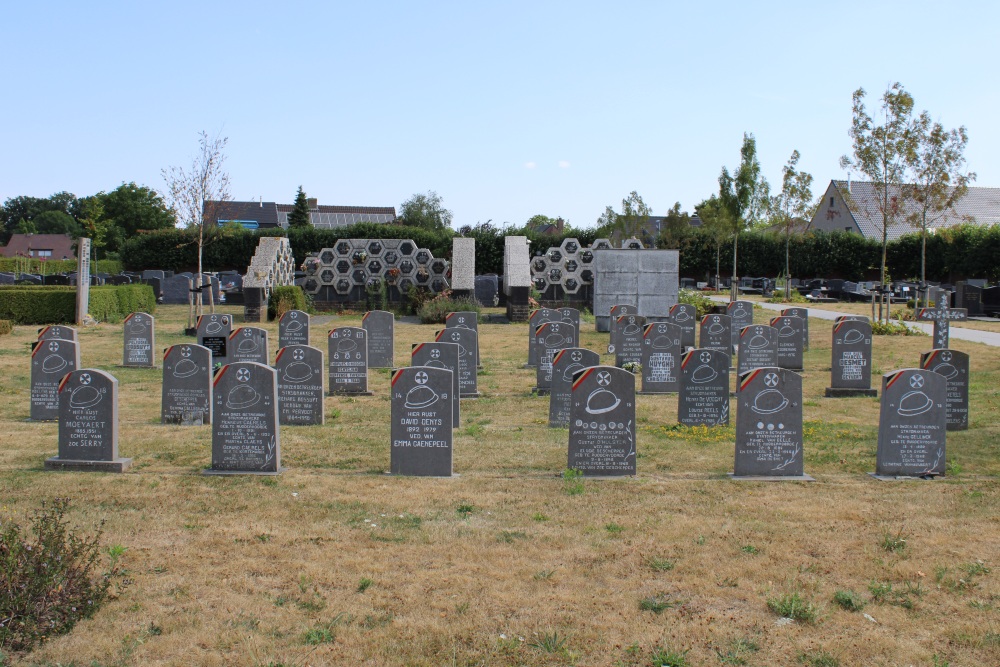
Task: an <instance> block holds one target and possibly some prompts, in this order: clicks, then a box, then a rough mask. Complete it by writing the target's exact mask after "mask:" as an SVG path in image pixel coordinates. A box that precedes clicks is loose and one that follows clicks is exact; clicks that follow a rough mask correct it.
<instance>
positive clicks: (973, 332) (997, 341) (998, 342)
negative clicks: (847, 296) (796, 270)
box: [708, 296, 1000, 347]
mask: <svg viewBox="0 0 1000 667" xmlns="http://www.w3.org/2000/svg"><path fill="white" fill-rule="evenodd" d="M708 298H709V299H711V300H712V301H715V302H717V303H729V298H728V297H724V296H710V297H708ZM754 304H755V305H758V306H761V307H762V308H766V309H768V310H775V311H778V312H780V311H782V310H783V309H785V308H791V307H793V306H795V307H801V305H802V304H797V303H796V304H788V303H767V302H762V301H754ZM807 310H808V311H809V317H815V318H818V319H821V320H831V321H832V320H835V319H837V317H838V316H840V315H849V314H850V313H838V312H836V311H834V310H825V309H823V308H807ZM906 324H907V325H908V326H911V327H914V328H916V329H920V330H921V331H923V332H925V333H927V334H928V335H930V334H932V333H933V331H934V325H933V324H931V323H926V322H907V323H906ZM950 337H951V338H954V339H956V340H968V341H972V342H973V343H983V344H985V345H992V346H994V347H1000V333H996V332H994V331H980V330H979V329H965V328H962V327H961V326H959V325H957V324H954V323H953V324H952V325H951V332H950Z"/></svg>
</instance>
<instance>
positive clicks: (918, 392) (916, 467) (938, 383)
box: [875, 368, 948, 477]
mask: <svg viewBox="0 0 1000 667" xmlns="http://www.w3.org/2000/svg"><path fill="white" fill-rule="evenodd" d="M947 384H948V381H947V380H946V379H945V377H944V376H943V375H939V374H937V373H934V372H932V371H925V370H922V369H919V368H906V369H903V370H899V371H893V372H892V373H886V374H885V375H883V376H882V406H881V411H880V414H879V425H878V450H877V453H876V460H875V474H876V475H879V476H885V477H892V476H900V477H932V476H937V475H944V466H945V431H946V428H947V408H946V407H945V406H946V402H947V391H948V389H947Z"/></svg>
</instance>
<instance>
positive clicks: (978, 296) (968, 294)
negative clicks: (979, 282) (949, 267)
mask: <svg viewBox="0 0 1000 667" xmlns="http://www.w3.org/2000/svg"><path fill="white" fill-rule="evenodd" d="M955 305H956V306H957V307H958V308H964V309H965V310H966V311H967V312H968V313H969V315H982V314H983V288H982V287H978V286H976V285H971V284H969V283H967V282H959V283H957V284H956V285H955Z"/></svg>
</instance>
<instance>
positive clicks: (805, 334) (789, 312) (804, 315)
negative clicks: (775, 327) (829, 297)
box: [781, 307, 809, 350]
mask: <svg viewBox="0 0 1000 667" xmlns="http://www.w3.org/2000/svg"><path fill="white" fill-rule="evenodd" d="M781 316H782V317H798V318H800V319H801V320H802V347H803V349H806V350H808V349H809V309H808V308H799V307H793V308H784V309H782V311H781Z"/></svg>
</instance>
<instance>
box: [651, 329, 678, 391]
mask: <svg viewBox="0 0 1000 667" xmlns="http://www.w3.org/2000/svg"><path fill="white" fill-rule="evenodd" d="M683 335H684V332H683V330H682V329H681V328H680V327H679V326H678V325H676V324H674V323H673V322H653V323H651V324H647V325H646V327H645V329H643V332H642V359H641V363H642V393H643V394H669V393H674V392H677V391H680V388H681V375H680V370H681V338H682V337H683Z"/></svg>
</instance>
